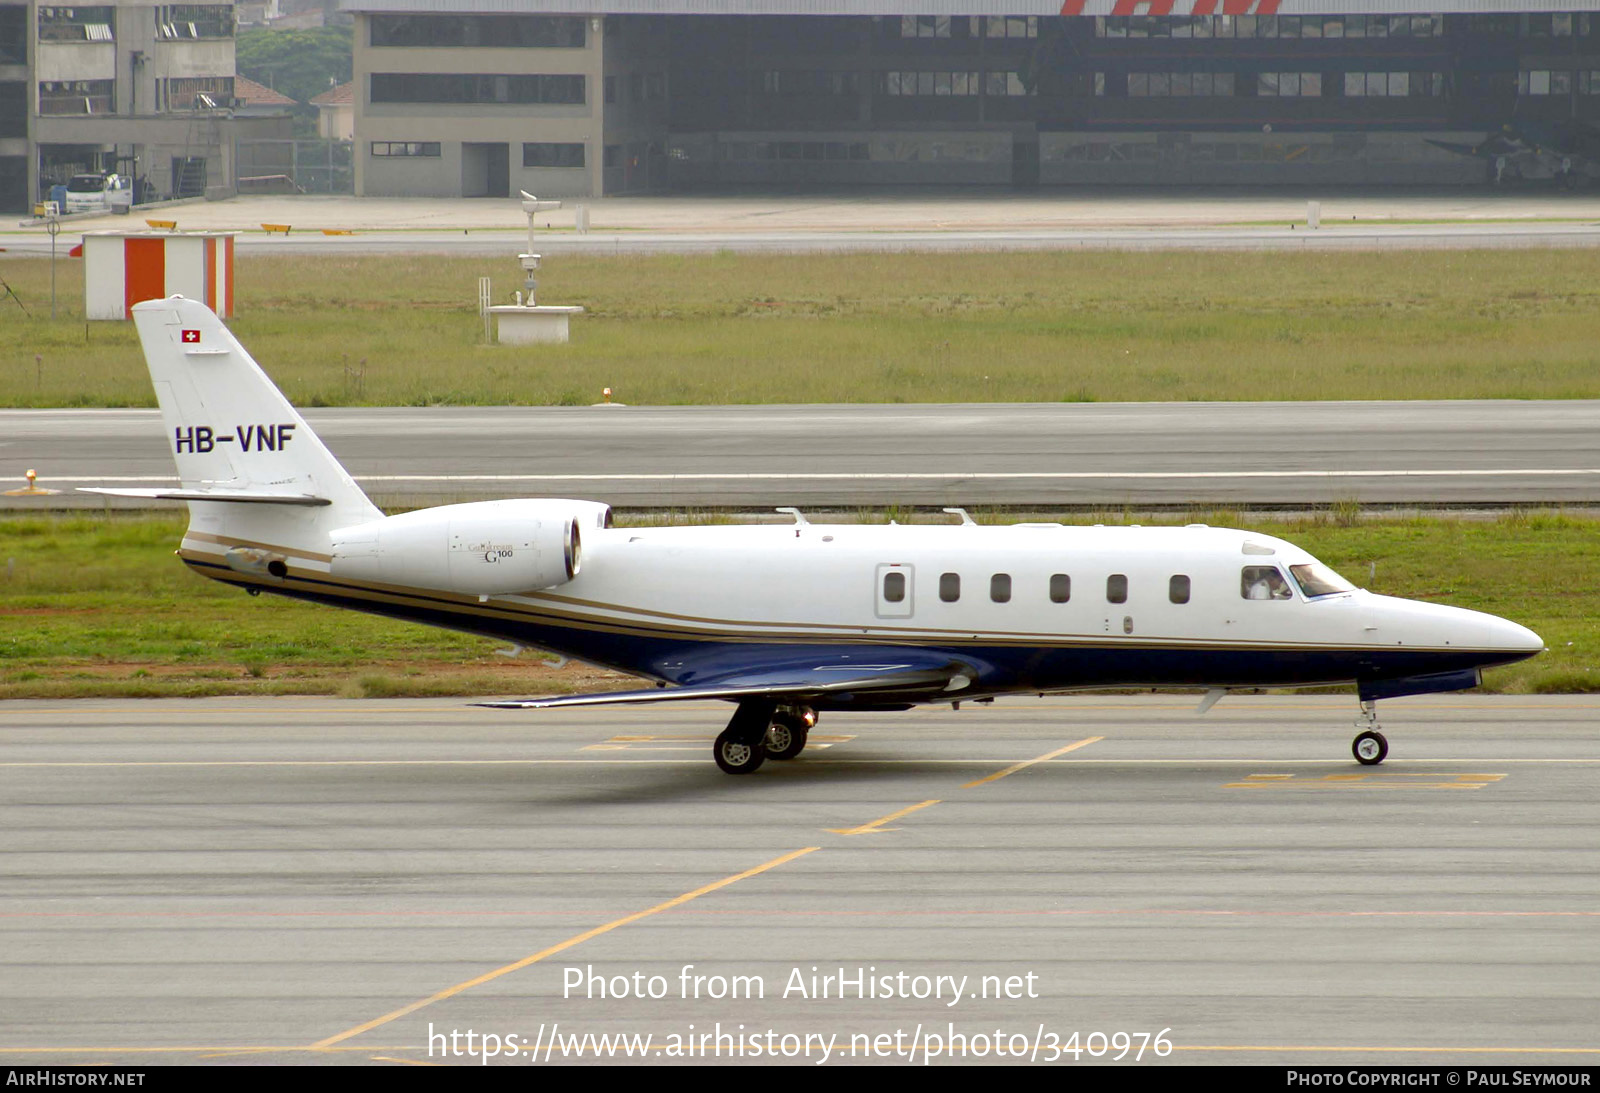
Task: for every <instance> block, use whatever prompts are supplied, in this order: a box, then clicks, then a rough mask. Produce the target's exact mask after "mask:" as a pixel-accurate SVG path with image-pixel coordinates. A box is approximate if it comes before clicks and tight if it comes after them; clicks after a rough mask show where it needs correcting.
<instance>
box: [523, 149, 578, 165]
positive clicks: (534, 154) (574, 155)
mask: <svg viewBox="0 0 1600 1093" xmlns="http://www.w3.org/2000/svg"><path fill="white" fill-rule="evenodd" d="M522 165H523V166H524V167H582V166H583V145H582V144H524V145H523V146H522Z"/></svg>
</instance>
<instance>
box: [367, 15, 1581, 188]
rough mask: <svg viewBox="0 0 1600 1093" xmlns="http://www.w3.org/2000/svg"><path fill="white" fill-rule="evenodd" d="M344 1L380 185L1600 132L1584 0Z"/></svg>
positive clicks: (1152, 170)
mask: <svg viewBox="0 0 1600 1093" xmlns="http://www.w3.org/2000/svg"><path fill="white" fill-rule="evenodd" d="M343 6H344V8H345V9H346V10H349V11H351V12H352V13H353V14H354V15H355V19H356V47H355V87H356V95H355V99H356V123H355V128H356V139H357V141H358V149H357V156H356V159H357V169H356V179H357V182H356V185H357V192H358V193H365V194H383V195H459V196H467V197H471V196H500V195H509V194H512V193H515V192H516V191H517V190H518V189H526V190H529V191H532V192H534V193H537V194H540V195H541V196H542V195H550V196H560V197H566V196H580V195H597V194H628V193H646V192H664V191H679V192H682V191H692V190H695V189H704V188H717V189H725V188H735V187H748V186H777V187H800V188H807V187H813V188H817V187H828V186H854V185H863V184H888V185H922V184H963V185H974V184H976V185H985V184H987V185H997V186H1021V187H1026V186H1034V185H1044V186H1051V185H1073V184H1155V185H1159V184H1164V183H1186V184H1230V183H1234V184H1270V185H1293V184H1299V183H1303V184H1319V185H1325V184H1328V183H1337V184H1379V185H1382V184H1413V185H1450V184H1477V183H1481V182H1483V181H1484V179H1485V171H1486V165H1485V163H1484V161H1482V160H1479V159H1474V158H1472V157H1470V156H1463V155H1457V154H1452V153H1451V152H1448V151H1445V150H1441V149H1439V148H1438V147H1436V146H1434V145H1431V144H1429V143H1428V142H1427V141H1428V138H1433V139H1438V140H1445V141H1452V142H1457V143H1475V142H1479V141H1482V140H1483V139H1484V137H1485V136H1486V134H1489V133H1491V132H1494V131H1497V130H1499V129H1500V128H1501V127H1502V126H1503V125H1505V124H1506V123H1508V122H1511V121H1517V122H1526V121H1552V120H1562V119H1572V118H1577V119H1586V120H1588V121H1590V122H1593V121H1600V5H1597V4H1596V3H1595V0H1583V2H1581V3H1578V2H1571V0H1568V2H1566V3H1563V2H1561V0H1533V2H1532V3H1505V2H1495V0H1455V2H1454V3H1441V2H1439V0H1431V2H1430V0H1422V2H1406V0H1066V2H1065V3H1064V4H1063V3H1060V2H1059V0H1047V2H1045V3H1032V4H1029V3H1026V2H1023V0H912V2H893V0H590V2H587V3H585V2H581V0H344V4H343ZM1530 9H1536V10H1530Z"/></svg>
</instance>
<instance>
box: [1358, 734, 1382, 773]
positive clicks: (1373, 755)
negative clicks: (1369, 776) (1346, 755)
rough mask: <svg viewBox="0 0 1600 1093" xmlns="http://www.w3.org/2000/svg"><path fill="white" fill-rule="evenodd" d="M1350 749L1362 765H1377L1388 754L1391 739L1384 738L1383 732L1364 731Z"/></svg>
mask: <svg viewBox="0 0 1600 1093" xmlns="http://www.w3.org/2000/svg"><path fill="white" fill-rule="evenodd" d="M1350 751H1351V753H1352V754H1354V755H1355V757H1356V762H1358V763H1360V764H1361V765H1362V766H1364V767H1375V766H1377V765H1378V764H1379V763H1381V762H1383V761H1384V759H1385V758H1386V757H1387V756H1388V754H1389V741H1387V740H1385V739H1384V738H1383V733H1381V732H1371V731H1368V732H1364V733H1362V734H1361V735H1360V736H1357V737H1356V738H1355V742H1354V743H1352V744H1351V745H1350Z"/></svg>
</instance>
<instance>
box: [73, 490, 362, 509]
mask: <svg viewBox="0 0 1600 1093" xmlns="http://www.w3.org/2000/svg"><path fill="white" fill-rule="evenodd" d="M78 492H79V493H99V494H104V495H105V496H107V497H140V498H144V499H146V500H152V499H153V500H156V501H229V502H232V503H234V504H245V505H310V506H316V505H331V504H333V502H332V501H330V500H329V499H328V498H326V497H313V496H311V495H310V494H308V493H265V492H263V491H260V490H163V489H126V490H113V489H105V488H102V487H99V486H79V487H78Z"/></svg>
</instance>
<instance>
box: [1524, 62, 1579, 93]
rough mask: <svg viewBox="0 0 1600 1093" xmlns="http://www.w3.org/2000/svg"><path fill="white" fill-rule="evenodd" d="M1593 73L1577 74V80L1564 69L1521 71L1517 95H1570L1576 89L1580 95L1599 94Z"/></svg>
mask: <svg viewBox="0 0 1600 1093" xmlns="http://www.w3.org/2000/svg"><path fill="white" fill-rule="evenodd" d="M1595 80H1596V74H1595V73H1594V72H1579V73H1578V74H1577V78H1576V79H1574V78H1573V73H1571V72H1568V71H1566V70H1565V69H1559V68H1557V69H1538V68H1535V69H1523V70H1522V71H1521V72H1518V73H1517V94H1519V95H1570V94H1572V91H1573V88H1574V87H1576V88H1577V90H1578V94H1580V95H1594V94H1600V87H1597V85H1596V82H1595Z"/></svg>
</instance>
